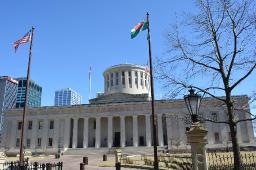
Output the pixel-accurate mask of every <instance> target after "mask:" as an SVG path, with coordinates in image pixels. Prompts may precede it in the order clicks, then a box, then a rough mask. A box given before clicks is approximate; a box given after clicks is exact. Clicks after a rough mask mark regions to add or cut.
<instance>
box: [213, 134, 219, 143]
mask: <svg viewBox="0 0 256 170" xmlns="http://www.w3.org/2000/svg"><path fill="white" fill-rule="evenodd" d="M214 139H215V143H220V136H219V133H218V132H215V133H214Z"/></svg>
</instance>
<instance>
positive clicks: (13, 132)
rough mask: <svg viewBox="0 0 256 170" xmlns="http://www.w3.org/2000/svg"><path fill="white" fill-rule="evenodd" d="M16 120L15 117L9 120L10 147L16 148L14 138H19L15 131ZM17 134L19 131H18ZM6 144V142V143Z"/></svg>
mask: <svg viewBox="0 0 256 170" xmlns="http://www.w3.org/2000/svg"><path fill="white" fill-rule="evenodd" d="M18 122H19V121H18V120H16V119H13V120H12V121H11V137H10V141H9V142H10V147H11V148H13V149H14V148H16V140H17V138H20V136H19V137H17V131H18ZM6 131H8V129H7V128H6ZM18 134H19V133H18ZM6 146H8V143H6Z"/></svg>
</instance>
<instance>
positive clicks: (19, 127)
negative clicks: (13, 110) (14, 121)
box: [18, 122, 22, 130]
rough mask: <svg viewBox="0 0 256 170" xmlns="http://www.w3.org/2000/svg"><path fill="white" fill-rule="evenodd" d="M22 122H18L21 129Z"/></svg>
mask: <svg viewBox="0 0 256 170" xmlns="http://www.w3.org/2000/svg"><path fill="white" fill-rule="evenodd" d="M21 126H22V122H18V130H21Z"/></svg>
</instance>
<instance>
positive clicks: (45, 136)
mask: <svg viewBox="0 0 256 170" xmlns="http://www.w3.org/2000/svg"><path fill="white" fill-rule="evenodd" d="M48 130H49V120H48V119H44V121H43V136H42V137H43V141H42V148H43V152H46V148H47V147H48Z"/></svg>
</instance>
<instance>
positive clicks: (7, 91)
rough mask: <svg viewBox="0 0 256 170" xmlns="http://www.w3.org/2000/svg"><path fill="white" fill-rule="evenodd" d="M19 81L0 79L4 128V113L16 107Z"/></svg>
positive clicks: (1, 113) (0, 98) (6, 77)
mask: <svg viewBox="0 0 256 170" xmlns="http://www.w3.org/2000/svg"><path fill="white" fill-rule="evenodd" d="M17 89H18V81H17V80H14V79H13V78H11V77H9V76H2V77H0V125H1V128H2V122H3V112H4V111H5V110H8V109H12V108H14V107H15V101H16V96H17ZM1 128H0V129H1Z"/></svg>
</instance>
